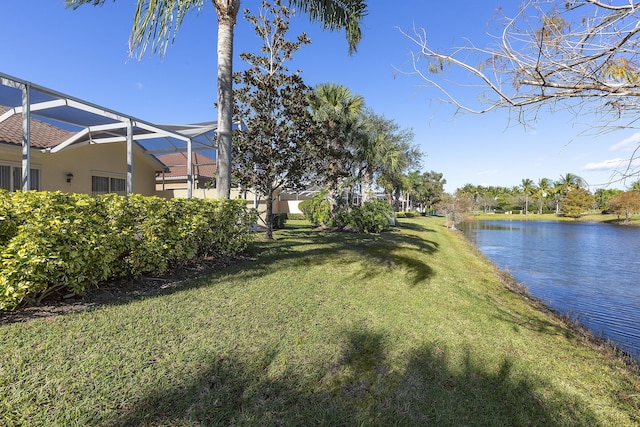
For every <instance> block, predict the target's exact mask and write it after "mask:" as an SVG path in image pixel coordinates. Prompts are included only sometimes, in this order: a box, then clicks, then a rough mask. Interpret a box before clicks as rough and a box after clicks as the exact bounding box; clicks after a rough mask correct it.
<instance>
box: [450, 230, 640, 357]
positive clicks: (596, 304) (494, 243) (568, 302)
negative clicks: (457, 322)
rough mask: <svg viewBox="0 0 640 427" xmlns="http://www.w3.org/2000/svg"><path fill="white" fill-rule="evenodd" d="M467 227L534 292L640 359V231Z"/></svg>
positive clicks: (493, 257) (469, 235) (479, 244)
mask: <svg viewBox="0 0 640 427" xmlns="http://www.w3.org/2000/svg"><path fill="white" fill-rule="evenodd" d="M460 228H461V230H462V231H463V232H464V234H465V235H466V236H467V238H468V239H470V240H471V241H472V242H473V243H474V244H475V245H476V246H477V247H478V248H479V249H480V250H481V251H482V252H483V253H484V254H485V255H486V256H487V257H488V258H489V259H490V260H491V261H493V262H494V263H495V264H497V265H498V266H499V267H500V268H503V269H504V268H506V269H508V270H509V271H510V272H511V274H512V275H513V276H514V277H515V278H516V279H517V280H518V281H520V282H523V283H524V284H526V286H527V287H528V289H529V291H530V292H531V294H533V295H534V296H536V297H537V298H539V299H540V300H542V301H544V302H545V303H546V304H548V305H549V306H550V307H553V308H554V309H556V310H558V311H559V312H561V313H563V314H568V315H570V316H572V317H574V318H576V319H577V320H578V321H579V322H580V323H582V324H583V325H584V326H586V327H588V328H590V329H591V330H593V331H594V332H595V333H596V334H598V335H601V336H604V337H606V338H609V339H611V340H612V341H613V342H614V343H616V344H617V345H618V346H619V347H620V348H622V349H623V350H625V351H627V352H629V353H630V354H632V355H633V356H634V357H635V358H636V360H640V283H638V278H640V228H638V227H623V226H615V225H610V224H598V223H582V222H576V223H573V222H559V221H476V222H469V223H465V224H462V226H461V227H460Z"/></svg>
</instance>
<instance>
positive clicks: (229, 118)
mask: <svg viewBox="0 0 640 427" xmlns="http://www.w3.org/2000/svg"><path fill="white" fill-rule="evenodd" d="M212 1H213V4H214V6H215V8H216V12H217V14H218V131H217V139H218V141H217V142H218V153H217V158H216V165H217V171H216V188H217V193H218V197H222V198H226V199H228V198H229V197H230V194H231V131H232V126H233V81H232V80H233V27H234V26H235V25H236V17H237V15H238V9H239V8H240V0H212Z"/></svg>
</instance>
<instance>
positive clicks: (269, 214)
mask: <svg viewBox="0 0 640 427" xmlns="http://www.w3.org/2000/svg"><path fill="white" fill-rule="evenodd" d="M266 203H267V213H266V216H267V218H266V219H267V221H266V223H267V224H266V225H267V231H266V233H265V238H266V239H267V240H273V218H272V217H273V187H271V186H269V189H268V190H267V200H266Z"/></svg>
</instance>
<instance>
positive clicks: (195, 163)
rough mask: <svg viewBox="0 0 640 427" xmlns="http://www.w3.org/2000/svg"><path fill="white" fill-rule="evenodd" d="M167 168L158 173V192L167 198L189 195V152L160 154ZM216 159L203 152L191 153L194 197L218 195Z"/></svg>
mask: <svg viewBox="0 0 640 427" xmlns="http://www.w3.org/2000/svg"><path fill="white" fill-rule="evenodd" d="M157 159H158V160H159V161H160V162H161V163H162V164H164V165H165V166H166V170H165V171H163V172H160V173H158V174H157V175H156V192H157V194H158V195H160V196H162V197H165V198H174V197H182V198H184V197H187V189H188V187H189V184H188V181H189V180H188V178H189V173H188V172H189V171H188V164H187V154H186V153H183V152H177V153H169V154H162V155H158V156H157ZM216 169H217V168H216V161H215V160H214V159H212V158H210V157H207V156H205V155H204V154H202V153H198V152H195V153H192V154H191V174H192V182H193V184H192V193H191V195H192V197H199V198H205V199H206V198H213V197H216V189H215V180H216Z"/></svg>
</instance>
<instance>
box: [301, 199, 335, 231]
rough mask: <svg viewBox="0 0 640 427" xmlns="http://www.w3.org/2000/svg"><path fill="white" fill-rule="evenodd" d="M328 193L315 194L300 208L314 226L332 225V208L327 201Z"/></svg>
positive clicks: (303, 202) (304, 201)
mask: <svg viewBox="0 0 640 427" xmlns="http://www.w3.org/2000/svg"><path fill="white" fill-rule="evenodd" d="M326 195H327V192H326V191H322V192H320V193H317V194H314V196H313V197H312V198H311V199H310V200H303V201H302V202H300V204H299V205H298V207H299V208H300V210H301V211H302V212H303V213H304V215H305V217H306V218H307V220H309V222H311V224H313V225H316V226H317V225H332V224H331V208H330V206H329V202H328V201H327V200H326V199H325V196H326Z"/></svg>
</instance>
